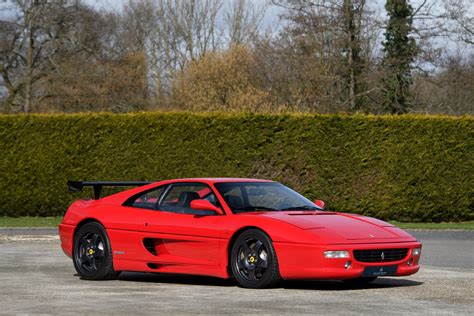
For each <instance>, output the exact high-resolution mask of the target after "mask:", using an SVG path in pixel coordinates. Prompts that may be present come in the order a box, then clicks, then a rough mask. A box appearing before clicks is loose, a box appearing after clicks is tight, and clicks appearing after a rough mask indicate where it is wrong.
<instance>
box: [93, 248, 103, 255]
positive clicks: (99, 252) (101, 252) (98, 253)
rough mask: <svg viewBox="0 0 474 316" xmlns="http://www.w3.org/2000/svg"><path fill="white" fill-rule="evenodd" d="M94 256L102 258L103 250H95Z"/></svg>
mask: <svg viewBox="0 0 474 316" xmlns="http://www.w3.org/2000/svg"><path fill="white" fill-rule="evenodd" d="M95 256H96V257H103V256H104V250H102V249H100V248H97V249H96V251H95Z"/></svg>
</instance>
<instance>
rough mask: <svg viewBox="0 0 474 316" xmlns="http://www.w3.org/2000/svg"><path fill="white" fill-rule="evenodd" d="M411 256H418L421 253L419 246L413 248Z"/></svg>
mask: <svg viewBox="0 0 474 316" xmlns="http://www.w3.org/2000/svg"><path fill="white" fill-rule="evenodd" d="M411 254H412V256H419V255H421V248H413V250H412V251H411Z"/></svg>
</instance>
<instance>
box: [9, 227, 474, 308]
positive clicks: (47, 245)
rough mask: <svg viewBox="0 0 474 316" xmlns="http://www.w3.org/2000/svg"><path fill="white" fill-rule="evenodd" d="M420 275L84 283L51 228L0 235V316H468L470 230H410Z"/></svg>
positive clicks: (129, 276) (473, 248) (123, 278)
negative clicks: (359, 281)
mask: <svg viewBox="0 0 474 316" xmlns="http://www.w3.org/2000/svg"><path fill="white" fill-rule="evenodd" d="M410 233H412V234H413V235H414V236H416V237H417V238H418V239H419V240H420V241H421V242H422V243H423V251H422V268H421V270H420V272H419V273H417V274H415V275H412V276H409V277H403V278H394V277H387V278H379V279H378V280H376V281H375V282H373V283H371V284H368V285H365V286H359V287H355V286H349V285H346V284H344V283H342V282H337V281H334V282H327V281H326V282H323V281H312V282H283V283H282V284H281V286H280V287H278V288H275V289H265V290H249V289H242V288H239V287H237V286H236V284H235V282H234V281H232V280H220V279H216V278H208V277H195V276H173V275H159V274H149V273H122V274H121V275H120V277H119V279H118V280H114V281H83V280H81V279H79V277H78V276H77V275H76V272H75V270H74V267H73V265H72V262H71V260H70V259H69V258H68V257H66V256H65V255H64V254H63V253H62V251H61V249H60V246H59V240H58V238H57V231H56V230H55V229H16V228H8V229H7V228H0V314H73V313H74V314H76V313H80V314H85V313H88V314H99V313H100V314H131V313H135V314H165V313H166V314H172V315H174V314H199V313H204V314H246V315H250V314H254V315H255V314H259V315H262V314H301V313H307V314H335V315H342V314H343V315H352V314H361V313H363V314H371V315H375V314H377V315H391V314H412V315H415V314H417V315H418V314H430V315H433V314H436V315H450V314H457V315H473V314H474V231H410Z"/></svg>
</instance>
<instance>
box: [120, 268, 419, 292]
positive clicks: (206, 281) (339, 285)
mask: <svg viewBox="0 0 474 316" xmlns="http://www.w3.org/2000/svg"><path fill="white" fill-rule="evenodd" d="M118 279H119V280H120V281H132V282H152V283H167V284H183V285H204V286H219V287H237V282H236V281H235V280H233V279H227V280H226V279H219V278H213V277H206V276H194V275H174V274H158V273H141V272H122V273H121V274H120V276H119V278H118ZM422 284H423V282H418V281H413V280H409V279H404V278H379V279H377V280H375V281H373V282H371V283H368V284H349V283H345V282H342V281H282V282H280V284H279V285H278V286H277V288H285V289H295V290H321V291H347V290H364V289H381V288H394V287H410V286H418V285H422Z"/></svg>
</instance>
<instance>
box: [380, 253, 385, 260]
mask: <svg viewBox="0 0 474 316" xmlns="http://www.w3.org/2000/svg"><path fill="white" fill-rule="evenodd" d="M380 257H381V258H382V261H383V259H385V254H384V253H383V251H382V254H381V255H380Z"/></svg>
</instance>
